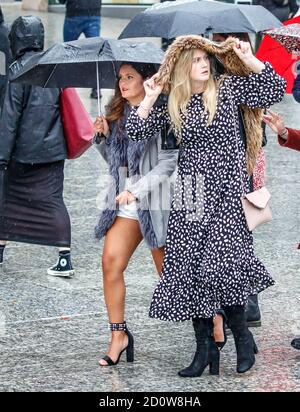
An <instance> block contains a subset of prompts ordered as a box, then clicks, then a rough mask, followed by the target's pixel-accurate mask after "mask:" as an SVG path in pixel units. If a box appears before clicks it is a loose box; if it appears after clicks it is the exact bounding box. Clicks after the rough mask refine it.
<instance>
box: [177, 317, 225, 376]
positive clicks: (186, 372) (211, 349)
mask: <svg viewBox="0 0 300 412" xmlns="http://www.w3.org/2000/svg"><path fill="white" fill-rule="evenodd" d="M193 326H194V330H195V336H196V342H197V349H196V353H195V356H194V359H193V362H192V363H191V364H190V366H189V367H188V368H186V369H183V370H181V371H180V372H178V375H179V376H181V377H183V378H192V377H196V376H201V375H202V373H203V372H204V369H205V368H206V367H207V366H208V365H209V373H210V374H211V375H219V362H220V351H219V350H218V347H217V345H216V344H215V341H214V338H213V319H212V318H209V319H204V318H197V319H193Z"/></svg>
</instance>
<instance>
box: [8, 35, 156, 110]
mask: <svg viewBox="0 0 300 412" xmlns="http://www.w3.org/2000/svg"><path fill="white" fill-rule="evenodd" d="M163 55H164V54H163V52H162V50H161V49H160V48H158V47H157V46H155V45H154V44H153V43H145V42H143V43H137V42H136V43H129V42H125V41H122V40H116V39H103V38H100V37H94V38H90V39H83V40H76V41H72V42H68V43H58V44H55V45H54V46H52V47H51V48H50V49H48V50H47V51H45V52H42V53H38V54H36V55H34V56H33V57H32V58H31V59H29V60H28V62H27V63H26V64H25V65H24V66H23V67H22V68H21V69H20V70H18V71H17V72H16V73H14V74H13V76H12V77H11V81H15V82H22V83H27V84H31V85H33V86H41V87H60V88H65V87H88V88H90V87H97V89H98V90H100V89H113V88H114V87H115V84H116V80H117V73H118V71H119V66H120V64H121V63H122V62H139V63H153V64H157V65H159V64H160V63H161V60H162V58H163ZM99 94H100V93H98V95H99ZM98 104H99V112H100V101H99V100H98Z"/></svg>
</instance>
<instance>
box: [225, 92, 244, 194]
mask: <svg viewBox="0 0 300 412" xmlns="http://www.w3.org/2000/svg"><path fill="white" fill-rule="evenodd" d="M226 92H228V95H229V100H230V105H231V110H232V115H233V122H234V133H235V144H236V150H237V156H238V158H237V160H238V166H239V175H240V183H241V189H242V197H245V195H246V192H245V189H244V187H245V186H244V181H243V172H242V168H241V164H240V149H239V135H238V132H237V124H236V122H237V120H239V119H236V113H235V110H234V106H233V99H232V95H231V90H230V88H229V87H226Z"/></svg>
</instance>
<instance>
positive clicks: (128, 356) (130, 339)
mask: <svg viewBox="0 0 300 412" xmlns="http://www.w3.org/2000/svg"><path fill="white" fill-rule="evenodd" d="M126 333H127V336H128V346H127V348H126V360H127V362H133V361H134V340H133V336H132V334H131V333H130V332H129V330H127V331H126Z"/></svg>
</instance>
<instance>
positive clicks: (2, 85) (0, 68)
mask: <svg viewBox="0 0 300 412" xmlns="http://www.w3.org/2000/svg"><path fill="white" fill-rule="evenodd" d="M8 33H9V30H8V27H7V26H5V24H4V17H3V13H2V9H1V6H0V113H1V109H2V105H3V100H4V95H5V89H6V84H7V79H8V66H9V63H10V58H11V57H10V47H9V40H8Z"/></svg>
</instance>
